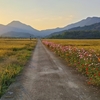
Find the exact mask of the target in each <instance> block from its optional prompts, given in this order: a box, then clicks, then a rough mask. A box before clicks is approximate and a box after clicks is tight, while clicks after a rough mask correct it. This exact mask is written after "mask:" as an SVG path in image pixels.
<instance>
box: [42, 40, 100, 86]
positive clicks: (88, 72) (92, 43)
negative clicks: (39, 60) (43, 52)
mask: <svg viewBox="0 0 100 100" xmlns="http://www.w3.org/2000/svg"><path fill="white" fill-rule="evenodd" d="M43 43H44V44H45V45H46V46H47V47H48V48H50V49H51V50H52V51H54V52H55V53H57V54H58V55H59V56H60V57H62V58H64V59H65V60H66V61H67V63H68V65H69V66H73V67H75V68H76V70H77V71H79V72H81V73H82V74H84V75H85V76H87V77H88V84H92V85H99V86H100V40H48V41H47V40H44V41H43Z"/></svg>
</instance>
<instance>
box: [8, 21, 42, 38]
mask: <svg viewBox="0 0 100 100" xmlns="http://www.w3.org/2000/svg"><path fill="white" fill-rule="evenodd" d="M7 26H9V27H12V28H18V29H21V30H22V32H28V33H31V34H33V35H35V36H40V32H39V31H38V30H36V29H34V28H33V27H31V26H30V25H26V24H24V23H21V22H20V21H12V22H11V23H9V24H8V25H7Z"/></svg>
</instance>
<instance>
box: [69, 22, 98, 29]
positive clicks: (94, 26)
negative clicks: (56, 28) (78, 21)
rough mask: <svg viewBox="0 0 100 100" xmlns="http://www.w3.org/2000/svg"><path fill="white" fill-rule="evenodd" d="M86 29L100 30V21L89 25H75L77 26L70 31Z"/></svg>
mask: <svg viewBox="0 0 100 100" xmlns="http://www.w3.org/2000/svg"><path fill="white" fill-rule="evenodd" d="M84 30H86V31H89V30H98V31H100V22H99V23H96V24H92V25H89V26H84V27H75V28H72V29H69V30H68V31H84Z"/></svg>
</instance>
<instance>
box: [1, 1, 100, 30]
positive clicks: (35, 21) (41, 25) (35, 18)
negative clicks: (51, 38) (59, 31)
mask: <svg viewBox="0 0 100 100" xmlns="http://www.w3.org/2000/svg"><path fill="white" fill-rule="evenodd" d="M93 16H97V17H100V0H0V24H4V25H6V24H8V23H10V22H11V21H13V20H16V21H21V22H22V23H25V24H28V25H31V26H32V27H33V28H35V29H38V30H44V29H51V28H56V27H64V26H66V25H68V24H71V23H75V22H77V21H80V20H82V19H85V18H87V17H93Z"/></svg>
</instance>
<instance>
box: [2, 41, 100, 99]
mask: <svg viewBox="0 0 100 100" xmlns="http://www.w3.org/2000/svg"><path fill="white" fill-rule="evenodd" d="M83 80H84V76H82V75H79V74H78V73H75V72H74V71H73V69H72V68H70V67H67V65H66V64H65V63H63V61H62V60H61V59H60V58H57V57H56V56H55V55H54V54H53V53H52V52H51V51H49V50H48V49H47V48H46V47H45V46H44V45H43V44H42V42H41V41H40V40H38V43H37V46H36V48H35V50H34V53H33V56H32V59H31V61H30V63H29V65H28V66H27V67H25V69H24V71H23V72H22V74H21V75H20V76H19V77H18V79H17V81H16V82H15V83H13V84H12V85H11V86H10V87H9V89H8V91H7V93H6V94H5V95H4V96H3V97H2V98H1V100H100V91H99V89H97V88H95V87H92V86H88V85H87V84H86V83H85V81H83Z"/></svg>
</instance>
